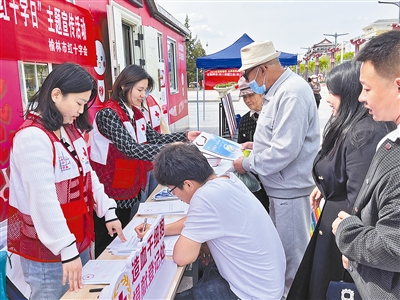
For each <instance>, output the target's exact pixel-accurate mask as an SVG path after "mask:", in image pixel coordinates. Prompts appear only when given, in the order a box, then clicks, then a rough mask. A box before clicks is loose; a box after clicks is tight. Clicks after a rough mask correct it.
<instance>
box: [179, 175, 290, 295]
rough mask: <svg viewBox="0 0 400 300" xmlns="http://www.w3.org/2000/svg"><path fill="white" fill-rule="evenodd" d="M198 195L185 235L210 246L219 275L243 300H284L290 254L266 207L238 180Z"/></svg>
mask: <svg viewBox="0 0 400 300" xmlns="http://www.w3.org/2000/svg"><path fill="white" fill-rule="evenodd" d="M225 175H228V176H229V177H230V178H229V179H228V178H216V179H213V180H210V181H208V182H206V183H205V184H204V185H203V186H202V187H201V188H199V189H198V190H197V191H196V193H195V194H194V195H193V197H192V199H191V201H190V206H189V211H188V214H187V218H186V222H185V225H184V228H183V230H182V235H183V236H185V237H187V238H189V239H191V240H193V241H196V242H198V243H203V242H207V244H208V247H209V248H210V251H211V254H212V256H213V258H214V260H215V263H216V265H217V267H218V270H219V272H220V274H221V276H222V277H223V278H225V280H226V281H228V283H229V285H230V288H231V290H232V291H233V292H234V293H235V294H236V295H237V296H238V297H240V298H241V299H281V296H282V294H283V288H284V282H285V268H286V262H285V254H284V250H283V247H282V244H281V241H280V238H279V236H278V233H277V231H276V229H275V227H274V225H273V223H272V221H271V219H270V217H269V215H268V213H267V211H266V210H265V209H264V207H263V206H262V204H261V203H260V202H259V201H258V199H257V198H256V197H255V196H254V195H253V194H252V193H251V192H250V191H249V190H248V188H247V187H246V186H245V185H244V184H243V183H242V182H241V181H240V180H239V179H238V178H237V177H236V176H235V175H234V174H233V173H227V174H225Z"/></svg>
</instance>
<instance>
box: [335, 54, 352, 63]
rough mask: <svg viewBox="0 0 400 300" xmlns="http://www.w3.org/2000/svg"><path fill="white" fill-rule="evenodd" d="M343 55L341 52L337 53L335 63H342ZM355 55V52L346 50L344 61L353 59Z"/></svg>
mask: <svg viewBox="0 0 400 300" xmlns="http://www.w3.org/2000/svg"><path fill="white" fill-rule="evenodd" d="M341 56H342V55H341V53H339V54H337V55H336V56H335V65H338V64H340V61H341ZM353 57H354V52H346V53H343V61H346V60H352V59H353Z"/></svg>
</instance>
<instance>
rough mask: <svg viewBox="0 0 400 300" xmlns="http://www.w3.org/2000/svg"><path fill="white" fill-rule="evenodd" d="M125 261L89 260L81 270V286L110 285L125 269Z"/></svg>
mask: <svg viewBox="0 0 400 300" xmlns="http://www.w3.org/2000/svg"><path fill="white" fill-rule="evenodd" d="M125 265H126V261H125V260H89V261H88V262H87V263H86V264H85V265H84V266H83V268H82V283H83V284H110V282H111V280H112V279H113V277H114V276H115V274H118V273H120V272H122V270H123V269H124V268H125Z"/></svg>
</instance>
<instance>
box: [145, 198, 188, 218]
mask: <svg viewBox="0 0 400 300" xmlns="http://www.w3.org/2000/svg"><path fill="white" fill-rule="evenodd" d="M188 208H189V205H188V204H187V203H185V202H183V201H181V200H172V201H161V202H144V203H140V204H139V209H138V215H157V214H165V215H170V214H184V215H185V214H187V211H188Z"/></svg>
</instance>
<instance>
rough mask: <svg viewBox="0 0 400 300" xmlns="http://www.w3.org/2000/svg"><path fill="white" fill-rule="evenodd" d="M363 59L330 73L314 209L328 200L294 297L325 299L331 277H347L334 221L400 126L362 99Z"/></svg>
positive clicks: (292, 293)
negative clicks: (373, 112) (374, 114)
mask: <svg viewBox="0 0 400 300" xmlns="http://www.w3.org/2000/svg"><path fill="white" fill-rule="evenodd" d="M360 65H361V64H360V63H358V62H345V63H343V64H340V65H338V66H336V67H335V68H333V69H332V70H331V71H330V72H329V74H328V76H327V88H328V91H329V96H328V98H327V99H326V101H327V102H328V103H329V105H330V107H331V108H332V115H331V117H330V119H329V120H328V123H327V124H326V126H325V128H324V132H323V141H322V145H321V149H320V151H319V153H318V155H317V156H316V158H315V160H314V165H313V177H314V180H315V184H316V188H315V189H314V191H313V192H312V193H311V195H310V201H311V206H312V208H313V209H316V208H317V207H318V206H319V205H320V201H321V199H322V198H324V200H325V204H324V207H323V210H322V213H321V216H320V219H319V222H318V224H317V226H316V228H315V231H314V234H313V236H312V238H311V241H310V244H309V246H308V248H307V250H306V252H305V254H304V257H303V260H302V263H301V264H300V267H299V270H298V272H297V274H296V277H295V280H294V283H293V285H292V288H291V290H290V292H289V295H288V299H325V297H326V291H327V288H328V285H329V282H330V281H331V280H333V281H340V280H341V279H342V278H343V275H344V274H345V270H344V268H343V266H342V255H341V253H340V251H339V249H338V247H337V246H336V243H335V238H334V235H333V233H332V222H333V221H334V220H335V218H336V217H337V214H338V213H339V212H340V211H342V210H343V211H346V212H349V213H350V212H351V211H352V209H353V205H354V202H355V200H356V197H357V194H358V192H359V190H360V188H361V185H362V183H363V181H364V177H365V175H366V173H367V171H368V168H369V165H370V163H371V160H372V157H373V156H374V154H375V150H376V146H377V144H378V142H379V141H380V140H381V138H383V137H384V136H385V135H386V134H387V133H388V132H390V131H391V130H393V128H394V124H392V123H384V122H375V121H374V120H373V119H372V118H371V116H370V115H369V113H368V110H367V109H365V108H364V105H363V103H361V102H359V101H358V97H359V95H360V94H361V91H362V86H361V84H360V81H359V77H360ZM347 275H348V274H346V279H350V278H351V277H350V275H348V276H347Z"/></svg>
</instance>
